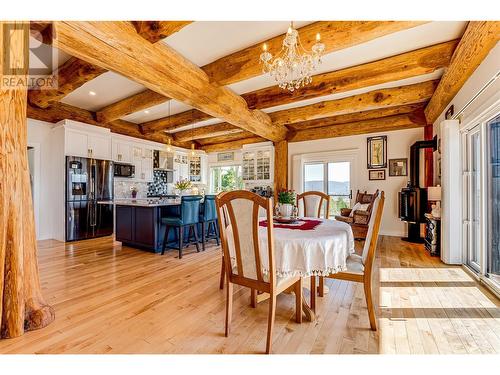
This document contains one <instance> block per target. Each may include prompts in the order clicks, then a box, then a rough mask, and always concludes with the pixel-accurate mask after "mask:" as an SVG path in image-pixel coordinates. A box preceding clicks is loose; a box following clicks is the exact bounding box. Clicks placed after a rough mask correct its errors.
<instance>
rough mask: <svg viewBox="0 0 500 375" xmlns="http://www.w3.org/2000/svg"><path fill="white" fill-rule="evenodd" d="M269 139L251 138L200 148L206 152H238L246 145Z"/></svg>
mask: <svg viewBox="0 0 500 375" xmlns="http://www.w3.org/2000/svg"><path fill="white" fill-rule="evenodd" d="M265 141H267V139H265V138H262V137H256V136H253V137H249V138H243V139H240V140H236V141H229V142H224V143H215V144H210V145H205V146H201V147H200V148H201V149H202V150H204V151H205V152H221V151H227V150H237V149H240V148H241V147H242V146H244V145H248V144H251V143H258V142H265Z"/></svg>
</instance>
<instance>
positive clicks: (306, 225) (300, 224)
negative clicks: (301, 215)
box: [259, 219, 321, 230]
mask: <svg viewBox="0 0 500 375" xmlns="http://www.w3.org/2000/svg"><path fill="white" fill-rule="evenodd" d="M273 224H274V225H273V226H274V228H283V229H298V230H313V229H314V228H316V227H317V226H318V225H320V224H321V220H312V219H299V220H297V222H296V223H293V224H281V223H276V222H273ZM259 225H260V226H261V227H267V220H262V221H261V222H260V223H259Z"/></svg>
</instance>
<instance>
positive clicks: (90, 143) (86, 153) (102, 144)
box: [65, 129, 111, 160]
mask: <svg viewBox="0 0 500 375" xmlns="http://www.w3.org/2000/svg"><path fill="white" fill-rule="evenodd" d="M65 138H66V140H65V154H66V155H70V156H80V157H84V158H94V159H103V160H111V137H110V136H109V135H107V134H99V133H95V134H94V133H92V132H84V131H80V130H73V129H66V130H65Z"/></svg>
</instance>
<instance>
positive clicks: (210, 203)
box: [203, 195, 217, 221]
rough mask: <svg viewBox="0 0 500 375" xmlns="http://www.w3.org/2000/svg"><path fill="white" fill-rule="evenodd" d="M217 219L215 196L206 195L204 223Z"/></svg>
mask: <svg viewBox="0 0 500 375" xmlns="http://www.w3.org/2000/svg"><path fill="white" fill-rule="evenodd" d="M215 219H217V210H216V208H215V195H205V200H204V203H203V221H210V220H215Z"/></svg>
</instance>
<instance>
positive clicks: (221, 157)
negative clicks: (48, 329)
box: [217, 152, 234, 163]
mask: <svg viewBox="0 0 500 375" xmlns="http://www.w3.org/2000/svg"><path fill="white" fill-rule="evenodd" d="M233 160H234V152H219V153H218V154H217V161H218V162H219V163H220V162H224V161H233Z"/></svg>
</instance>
